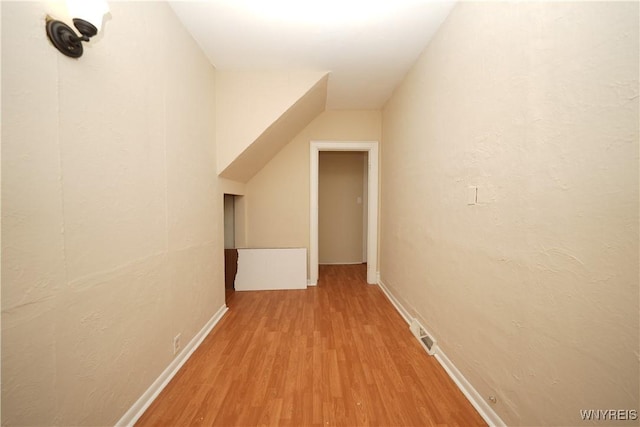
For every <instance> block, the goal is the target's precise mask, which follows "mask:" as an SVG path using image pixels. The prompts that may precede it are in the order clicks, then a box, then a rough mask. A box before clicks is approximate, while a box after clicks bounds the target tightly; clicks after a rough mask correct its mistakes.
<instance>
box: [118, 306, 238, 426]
mask: <svg viewBox="0 0 640 427" xmlns="http://www.w3.org/2000/svg"><path fill="white" fill-rule="evenodd" d="M227 310H229V308H228V307H227V306H226V305H223V306H222V307H220V309H218V311H217V312H216V313H215V314H214V315H213V316H212V317H211V319H209V321H208V322H207V323H206V324H205V325H204V327H203V328H202V329H201V330H200V332H198V333H197V334H196V335H195V336H194V337H193V339H192V340H191V341H189V344H187V345H186V346H185V347H184V349H183V350H182V351H181V352H180V354H178V356H177V357H176V358H174V359H173V360H172V361H171V363H170V364H169V366H167V368H166V369H165V370H164V371H162V373H161V374H160V376H158V378H156V380H155V381H154V382H153V384H151V386H150V387H149V388H148V389H147V390H146V391H145V392H144V393H143V394H142V396H140V398H139V399H138V400H137V401H136V402H135V403H134V404H133V405H132V406H131V408H129V410H128V411H127V412H126V413H125V414H124V415H123V416H122V418H120V420H118V422H117V423H116V426H133V425H134V424H135V423H136V421H138V419H139V418H140V417H141V416H142V414H144V411H146V410H147V408H148V407H149V405H151V403H153V401H154V400H155V399H156V397H158V395H159V394H160V392H161V391H162V390H163V389H164V388H165V387H166V386H167V384H169V381H171V379H172V378H173V377H174V376H175V374H177V373H178V371H179V370H180V368H181V367H182V365H184V364H185V362H186V361H187V360H189V358H190V357H191V355H192V354H193V352H194V351H196V349H197V348H198V347H200V344H202V341H204V339H205V338H206V337H207V335H209V332H211V330H212V329H213V328H214V327H215V326H216V325H217V324H218V322H219V321H220V319H222V316H224V314H225V313H226V312H227Z"/></svg>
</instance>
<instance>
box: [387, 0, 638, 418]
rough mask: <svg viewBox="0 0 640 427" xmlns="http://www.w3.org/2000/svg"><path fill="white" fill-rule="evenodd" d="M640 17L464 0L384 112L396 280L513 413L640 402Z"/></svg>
mask: <svg viewBox="0 0 640 427" xmlns="http://www.w3.org/2000/svg"><path fill="white" fill-rule="evenodd" d="M638 22H639V20H638V3H637V2H636V3H620V2H578V3H564V2H562V3H560V2H558V3H551V2H540V3H535V2H530V3H528V2H513V3H503V2H490V3H485V2H480V3H473V2H463V3H460V4H458V6H456V8H455V9H454V10H453V11H452V13H451V15H450V16H449V18H448V19H447V21H445V23H444V24H443V26H442V27H441V28H440V30H439V32H438V34H437V35H436V37H435V38H434V39H433V40H432V41H431V43H430V44H429V46H428V47H427V48H426V50H425V51H424V52H423V54H422V55H421V57H420V58H419V60H418V62H417V63H416V64H415V66H414V67H413V69H412V70H411V71H410V72H409V74H408V75H407V77H406V78H405V80H404V81H403V83H402V84H401V85H400V86H399V87H398V88H397V90H396V92H395V93H394V95H393V97H392V98H391V100H390V101H389V102H388V103H387V105H386V106H385V108H384V111H383V143H382V148H381V149H382V153H381V158H382V196H381V197H382V206H381V230H382V231H381V260H380V262H381V276H382V281H383V282H384V283H385V284H386V285H387V286H388V287H389V288H390V289H391V290H392V291H393V293H394V294H395V295H396V296H398V298H399V299H400V300H401V301H402V302H403V304H404V305H405V306H406V307H408V308H409V309H410V310H411V311H412V312H413V314H415V315H416V316H417V317H419V318H421V319H422V320H423V322H424V324H425V326H427V327H428V328H429V329H430V330H431V331H432V333H433V334H434V335H435V336H436V338H437V339H438V343H439V344H440V346H441V347H442V349H443V350H444V352H445V353H446V354H447V356H448V357H449V358H450V359H451V360H452V361H453V363H454V364H455V365H456V366H457V367H458V368H459V369H460V370H461V371H462V373H463V374H464V375H465V376H466V377H467V379H469V380H470V382H471V383H472V384H473V385H474V387H475V388H476V389H477V390H478V391H479V392H480V393H481V394H482V395H483V396H485V397H488V396H489V395H491V394H493V395H495V396H497V399H498V401H497V404H496V405H495V406H494V407H495V410H496V411H497V413H498V414H499V415H500V416H501V417H502V418H503V420H504V421H506V422H507V423H508V424H510V425H577V424H580V422H581V421H580V413H579V410H580V409H590V408H593V409H605V408H606V409H636V410H637V409H640V408H638V405H639V399H640V398H639V391H638V387H639V384H638V379H639V378H640V373H639V360H638V354H639V348H638V336H639V330H638V324H639V319H638V313H639V295H638V288H639V286H638V113H639V110H638V102H639V100H638V62H639V58H638V53H639V46H638V37H639V36H638ZM469 186H477V187H478V193H477V194H478V204H477V205H467V189H468V187H469ZM630 423H632V424H633V423H637V421H635V422H630ZM620 425H625V423H622V422H621V423H620Z"/></svg>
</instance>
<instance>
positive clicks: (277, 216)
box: [245, 111, 381, 250]
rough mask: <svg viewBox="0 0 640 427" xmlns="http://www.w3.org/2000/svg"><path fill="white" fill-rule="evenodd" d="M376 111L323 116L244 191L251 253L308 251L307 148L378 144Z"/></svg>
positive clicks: (284, 150) (280, 153)
mask: <svg viewBox="0 0 640 427" xmlns="http://www.w3.org/2000/svg"><path fill="white" fill-rule="evenodd" d="M380 120H381V113H380V111H325V112H324V113H322V114H320V115H319V116H318V117H317V118H316V119H315V120H314V121H313V122H311V123H310V124H309V125H308V126H307V127H306V128H305V129H304V130H303V131H302V132H300V133H299V134H298V135H297V136H296V137H295V138H294V139H293V140H292V141H291V142H290V143H289V144H287V145H286V146H285V147H284V148H283V149H282V150H281V151H280V152H279V153H278V154H277V155H276V156H275V157H274V158H273V159H272V160H271V161H270V162H269V163H268V164H267V165H266V166H265V167H264V168H262V169H261V170H260V171H259V172H258V173H257V174H256V175H255V176H254V177H253V178H252V179H251V180H250V181H249V182H247V185H246V197H245V203H246V221H247V222H246V243H247V246H249V247H306V248H307V250H308V249H309V197H310V195H309V186H310V183H309V162H310V160H309V156H310V154H309V143H310V141H312V140H336V141H378V140H379V139H380Z"/></svg>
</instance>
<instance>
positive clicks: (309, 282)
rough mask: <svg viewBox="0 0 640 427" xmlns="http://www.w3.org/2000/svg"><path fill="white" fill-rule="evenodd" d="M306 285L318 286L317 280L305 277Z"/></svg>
mask: <svg viewBox="0 0 640 427" xmlns="http://www.w3.org/2000/svg"><path fill="white" fill-rule="evenodd" d="M307 286H318V282H312V281H311V280H309V279H307Z"/></svg>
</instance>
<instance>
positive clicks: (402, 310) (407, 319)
mask: <svg viewBox="0 0 640 427" xmlns="http://www.w3.org/2000/svg"><path fill="white" fill-rule="evenodd" d="M378 286H379V287H380V289H382V292H384V294H385V295H386V296H387V299H388V300H389V301H391V304H393V306H394V307H395V308H396V310H397V311H398V313H400V316H402V318H403V319H404V321H405V322H407V324H408V325H410V324H411V315H410V314H409V312H408V311H407V310H406V309H405V308H404V307H403V306H402V304H400V301H398V300H397V299H396V297H395V296H394V295H393V294H392V293H391V291H390V290H389V288H387V286H386V285H385V284H384V283H383V282H382V280H380V277H379V276H378Z"/></svg>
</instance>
